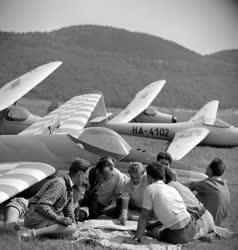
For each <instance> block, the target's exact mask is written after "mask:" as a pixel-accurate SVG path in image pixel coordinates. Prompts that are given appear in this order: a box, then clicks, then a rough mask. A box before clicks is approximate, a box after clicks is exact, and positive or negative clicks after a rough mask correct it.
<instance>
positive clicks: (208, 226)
mask: <svg viewBox="0 0 238 250" xmlns="http://www.w3.org/2000/svg"><path fill="white" fill-rule="evenodd" d="M214 226H215V224H214V220H213V217H212V215H211V213H210V212H209V211H208V210H206V211H205V212H204V214H203V215H202V216H201V217H200V218H199V219H198V220H197V221H196V231H197V233H196V235H195V237H194V239H199V238H201V237H206V235H208V234H209V233H211V232H213V231H214Z"/></svg>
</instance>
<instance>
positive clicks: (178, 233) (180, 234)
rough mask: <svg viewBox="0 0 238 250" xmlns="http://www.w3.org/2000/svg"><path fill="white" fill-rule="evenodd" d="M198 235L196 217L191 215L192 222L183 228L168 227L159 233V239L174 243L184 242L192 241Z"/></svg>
mask: <svg viewBox="0 0 238 250" xmlns="http://www.w3.org/2000/svg"><path fill="white" fill-rule="evenodd" d="M195 235H196V223H195V219H194V218H193V217H192V216H191V219H190V222H189V223H188V224H187V226H185V227H184V228H183V229H178V230H171V229H169V228H166V229H164V230H162V231H161V232H160V234H159V238H158V239H159V240H160V241H163V242H167V243H172V244H184V243H188V242H190V241H192V240H193V239H194V237H195Z"/></svg>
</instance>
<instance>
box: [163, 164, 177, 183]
mask: <svg viewBox="0 0 238 250" xmlns="http://www.w3.org/2000/svg"><path fill="white" fill-rule="evenodd" d="M171 181H177V174H176V172H175V171H174V170H172V169H171V168H168V167H167V168H165V183H166V184H168V183H170V182H171Z"/></svg>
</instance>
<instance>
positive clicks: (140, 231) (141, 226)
mask: <svg viewBox="0 0 238 250" xmlns="http://www.w3.org/2000/svg"><path fill="white" fill-rule="evenodd" d="M149 212H150V210H147V209H146V208H142V210H141V213H140V217H139V221H138V225H137V230H136V234H135V238H136V240H137V241H138V242H139V241H141V239H142V237H143V235H144V232H145V228H146V223H147V220H148V216H149Z"/></svg>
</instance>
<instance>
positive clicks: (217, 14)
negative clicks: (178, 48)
mask: <svg viewBox="0 0 238 250" xmlns="http://www.w3.org/2000/svg"><path fill="white" fill-rule="evenodd" d="M78 24H97V25H106V26H113V27H119V28H125V29H127V30H130V31H139V32H144V33H149V34H153V35H156V36H159V37H162V38H164V39H168V40H172V41H175V42H177V43H178V44H180V45H182V46H184V47H186V48H189V49H191V50H194V51H195V52H198V53H200V54H209V53H213V52H216V51H220V50H225V49H232V48H236V49H238V0H0V30H2V31H17V32H18V31H19V32H27V31H50V30H55V29H59V28H61V27H66V26H71V25H78Z"/></svg>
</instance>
